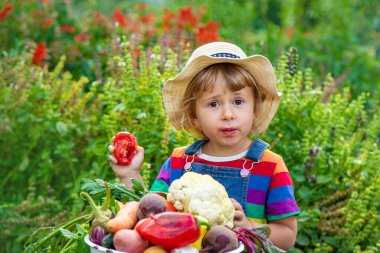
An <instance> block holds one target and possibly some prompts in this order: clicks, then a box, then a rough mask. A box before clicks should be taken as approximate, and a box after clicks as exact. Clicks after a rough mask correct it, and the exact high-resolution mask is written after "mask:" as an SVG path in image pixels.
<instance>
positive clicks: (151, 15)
mask: <svg viewBox="0 0 380 253" xmlns="http://www.w3.org/2000/svg"><path fill="white" fill-rule="evenodd" d="M140 20H141V22H143V23H144V24H149V23H153V22H154V21H155V20H156V15H155V14H154V13H148V14H146V15H144V16H142V17H140Z"/></svg>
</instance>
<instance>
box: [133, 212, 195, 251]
mask: <svg viewBox="0 0 380 253" xmlns="http://www.w3.org/2000/svg"><path fill="white" fill-rule="evenodd" d="M135 229H136V231H137V232H139V234H140V235H141V237H142V238H144V239H145V240H148V241H149V242H151V243H153V244H157V245H160V246H162V247H164V248H165V249H168V250H171V249H175V248H179V247H183V246H186V245H189V244H190V243H192V242H195V241H196V240H197V239H198V237H199V235H200V230H199V227H198V224H197V221H196V220H195V218H194V216H193V215H192V214H189V213H180V212H163V213H159V214H155V215H152V216H151V217H150V218H146V219H143V220H141V221H140V222H139V223H138V224H137V225H136V227H135Z"/></svg>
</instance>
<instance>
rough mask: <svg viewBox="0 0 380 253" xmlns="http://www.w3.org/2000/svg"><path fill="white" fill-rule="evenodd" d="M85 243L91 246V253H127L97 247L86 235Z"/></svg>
mask: <svg viewBox="0 0 380 253" xmlns="http://www.w3.org/2000/svg"><path fill="white" fill-rule="evenodd" d="M84 242H85V243H87V245H88V246H90V249H91V253H101V252H107V253H125V252H122V251H117V250H114V249H108V248H104V247H102V246H100V245H97V244H95V243H93V242H91V240H90V236H89V235H86V237H85V238H84Z"/></svg>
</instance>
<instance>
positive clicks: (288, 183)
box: [266, 156, 300, 221]
mask: <svg viewBox="0 0 380 253" xmlns="http://www.w3.org/2000/svg"><path fill="white" fill-rule="evenodd" d="M266 212H267V219H268V221H271V220H278V219H282V218H286V217H289V216H294V215H298V214H299V213H300V210H299V208H298V206H297V203H296V200H295V198H294V186H293V181H292V179H291V177H290V174H289V171H288V169H287V168H286V165H285V163H284V160H283V159H282V157H280V156H278V159H277V164H276V167H275V169H274V172H273V175H272V179H271V182H270V184H269V188H268V195H267V206H266Z"/></svg>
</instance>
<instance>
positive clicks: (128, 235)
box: [113, 229, 148, 253]
mask: <svg viewBox="0 0 380 253" xmlns="http://www.w3.org/2000/svg"><path fill="white" fill-rule="evenodd" d="M113 244H114V246H115V249H117V250H119V251H124V252H129V253H143V252H144V250H146V249H147V248H148V241H146V240H144V239H143V238H141V236H140V234H139V233H138V232H137V231H135V230H132V229H122V230H119V231H117V232H116V233H115V235H114V237H113Z"/></svg>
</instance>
